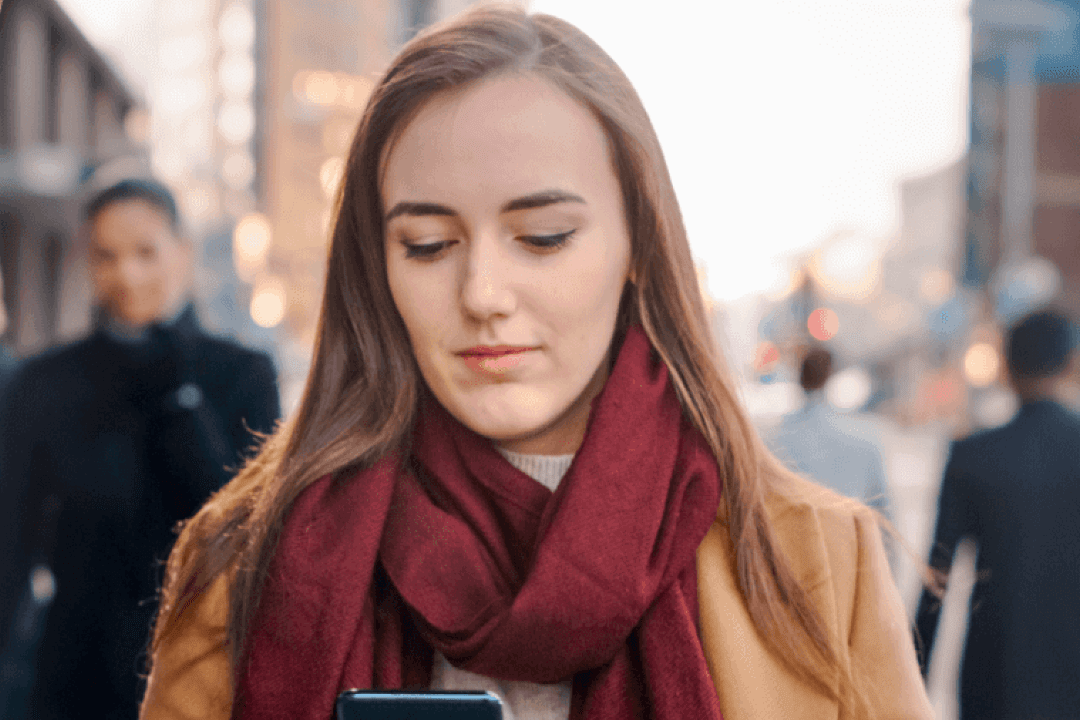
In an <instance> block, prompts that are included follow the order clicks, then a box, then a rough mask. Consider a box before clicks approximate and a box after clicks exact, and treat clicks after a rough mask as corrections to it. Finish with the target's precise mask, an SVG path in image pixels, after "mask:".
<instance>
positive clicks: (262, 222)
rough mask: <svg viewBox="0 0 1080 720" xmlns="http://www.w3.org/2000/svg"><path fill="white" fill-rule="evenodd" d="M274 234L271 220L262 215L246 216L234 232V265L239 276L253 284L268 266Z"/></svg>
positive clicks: (252, 214)
mask: <svg viewBox="0 0 1080 720" xmlns="http://www.w3.org/2000/svg"><path fill="white" fill-rule="evenodd" d="M271 240H272V232H271V227H270V220H269V219H268V218H267V217H266V216H265V215H263V214H262V213H251V214H250V215H245V216H244V217H243V218H241V219H240V221H239V222H238V223H236V228H235V229H234V230H233V263H234V265H235V267H236V274H237V276H238V277H239V278H240V279H241V280H243V281H244V282H251V281H252V280H254V279H255V276H256V275H257V274H258V273H259V272H260V271H261V270H262V269H263V268H264V267H265V266H266V258H267V256H268V255H269V253H270V243H271Z"/></svg>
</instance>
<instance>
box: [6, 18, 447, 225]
mask: <svg viewBox="0 0 1080 720" xmlns="http://www.w3.org/2000/svg"><path fill="white" fill-rule="evenodd" d="M0 1H2V0H0ZM399 215H410V216H413V217H421V216H424V215H442V216H447V215H450V216H453V215H457V213H456V212H454V211H453V210H452V209H450V208H448V207H446V206H445V205H439V204H437V203H428V202H399V203H398V204H397V205H395V206H394V207H392V208H390V212H388V213H386V220H385V222H390V221H391V220H393V219H394V218H396V217H398V216H399Z"/></svg>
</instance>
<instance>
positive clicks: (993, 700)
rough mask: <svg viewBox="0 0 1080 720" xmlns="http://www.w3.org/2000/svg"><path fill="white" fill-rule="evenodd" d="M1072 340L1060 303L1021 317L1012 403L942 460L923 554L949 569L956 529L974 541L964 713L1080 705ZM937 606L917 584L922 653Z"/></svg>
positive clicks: (930, 639) (1079, 424)
mask: <svg viewBox="0 0 1080 720" xmlns="http://www.w3.org/2000/svg"><path fill="white" fill-rule="evenodd" d="M1075 344H1076V343H1075V329H1074V327H1073V325H1072V323H1071V322H1070V321H1069V319H1068V318H1066V317H1064V316H1063V315H1060V314H1057V313H1054V312H1048V311H1043V312H1039V313H1036V314H1033V315H1031V316H1029V317H1027V318H1025V319H1024V320H1022V321H1020V322H1019V323H1018V324H1017V325H1016V326H1015V327H1014V328H1013V329H1012V331H1011V332H1010V335H1009V340H1008V346H1007V352H1006V354H1007V358H1006V361H1007V366H1008V370H1009V375H1010V379H1011V381H1012V384H1013V386H1014V388H1015V390H1016V391H1017V393H1018V395H1019V396H1020V400H1021V403H1022V405H1021V408H1020V411H1019V413H1018V414H1017V415H1016V416H1015V417H1014V418H1013V419H1012V420H1011V421H1010V422H1009V423H1008V424H1006V425H1004V426H1003V427H1000V428H997V429H992V430H987V431H983V432H980V433H976V434H975V435H972V436H971V437H969V438H967V439H965V440H961V441H958V442H955V443H954V444H953V445H952V448H951V452H950V456H949V460H948V463H947V465H946V468H945V476H944V479H943V480H942V485H941V495H940V499H939V501H938V518H937V527H936V530H935V532H934V544H933V546H932V551H931V555H930V564H931V566H932V567H933V568H934V569H936V570H938V571H940V572H942V573H948V571H949V567H950V565H951V563H952V558H953V553H954V551H955V549H956V547H957V545H958V543H959V542H960V540H961V539H963V538H970V539H971V540H973V541H974V543H975V544H976V546H977V552H978V561H977V578H978V581H977V582H976V584H975V588H974V590H973V592H972V596H971V603H970V609H969V613H970V614H969V621H968V633H967V642H966V645H965V648H964V654H963V662H962V668H961V691H960V715H961V718H963V719H964V720H983V719H985V718H990V719H1001V720H1007V719H1012V718H1017V719H1019V718H1040V719H1042V720H1058V719H1064V718H1076V717H1080V600H1078V598H1080V416H1077V415H1075V414H1073V413H1072V412H1070V411H1069V410H1067V409H1066V408H1065V407H1063V406H1062V405H1061V404H1060V403H1059V402H1058V401H1057V400H1056V399H1055V398H1056V396H1057V394H1058V392H1059V390H1060V385H1061V383H1062V380H1063V377H1064V375H1065V374H1066V370H1067V369H1068V368H1069V365H1070V360H1071V358H1072V355H1073V352H1074V348H1075ZM939 609H940V602H939V601H938V600H937V598H935V597H934V596H933V595H932V594H931V593H929V592H924V594H923V597H922V599H921V601H920V603H919V609H918V613H917V616H916V626H917V638H916V640H917V641H918V640H920V639H921V641H922V643H923V645H924V646H925V657H927V658H928V657H929V656H930V653H931V650H932V648H933V643H934V634H935V631H936V629H937V623H938V615H939ZM916 644H917V645H918V642H917V643H916ZM926 665H928V663H926V664H924V670H923V672H924V674H925V672H926Z"/></svg>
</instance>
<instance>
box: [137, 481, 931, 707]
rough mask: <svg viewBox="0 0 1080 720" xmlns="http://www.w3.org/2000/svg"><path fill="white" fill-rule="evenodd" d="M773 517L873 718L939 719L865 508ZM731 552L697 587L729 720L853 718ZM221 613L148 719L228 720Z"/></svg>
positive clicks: (154, 696) (195, 610) (158, 692)
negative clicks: (785, 654)
mask: <svg viewBox="0 0 1080 720" xmlns="http://www.w3.org/2000/svg"><path fill="white" fill-rule="evenodd" d="M768 512H769V516H770V519H771V521H772V523H773V526H774V528H775V531H776V535H777V537H778V539H779V542H780V546H781V549H782V550H783V551H784V553H785V554H786V556H787V557H788V559H789V560H790V562H791V564H792V566H793V567H794V569H795V571H796V573H797V575H798V577H799V578H800V580H801V582H802V583H803V584H804V587H806V588H807V589H808V590H809V591H810V592H811V595H812V597H813V598H814V600H815V601H816V603H817V607H818V609H819V611H820V612H821V613H822V615H823V617H824V619H825V622H826V624H827V625H828V626H829V629H830V631H831V632H833V633H835V635H834V636H835V637H841V638H846V640H847V642H846V645H845V648H846V651H847V656H846V657H844V658H843V662H845V663H849V664H850V666H851V667H853V668H856V670H857V672H861V674H862V676H863V677H864V678H865V679H866V681H867V683H866V684H867V686H868V690H869V692H870V694H871V701H872V704H873V706H874V709H873V713H872V715H871V717H873V718H875V719H878V718H880V719H881V720H893V719H897V720H898V719H900V718H903V719H904V720H932V719H933V711H932V710H931V707H930V703H929V701H928V700H927V697H926V691H925V689H924V688H923V683H922V679H921V677H920V675H919V668H918V664H917V661H916V658H915V648H914V645H913V643H912V639H911V638H912V635H911V630H910V625H909V623H908V619H907V616H906V614H905V613H904V609H903V605H902V603H901V600H900V596H899V594H898V593H897V590H896V586H895V585H894V584H893V581H892V577H891V575H890V573H889V567H888V562H887V560H886V558H885V552H884V549H883V547H882V542H881V534H880V531H879V530H878V527H877V525H876V523H875V521H874V519H873V516H872V515H871V514H870V512H869V511H868V510H866V509H865V508H863V507H862V506H861V505H858V504H857V503H855V502H853V501H848V500H845V499H843V498H840V497H839V496H837V495H835V494H834V493H831V492H830V491H828V490H824V489H822V488H819V487H818V486H816V485H812V484H811V483H808V482H805V481H795V482H793V483H792V486H791V487H790V488H787V489H785V492H784V494H783V495H774V496H773V497H772V498H770V500H769V501H768ZM733 557H734V554H733V552H732V545H731V541H730V539H729V536H728V533H727V530H726V528H725V527H723V526H722V525H721V524H720V523H719V522H718V523H715V524H714V525H713V527H712V528H711V529H710V531H709V533H708V535H706V537H705V540H704V542H702V544H701V547H700V548H699V550H698V563H697V564H698V586H699V596H700V614H701V631H702V641H703V645H704V648H705V654H706V658H707V659H708V662H709V670H710V672H711V674H712V677H713V679H714V682H715V683H716V691H717V694H718V695H719V697H720V707H721V709H722V710H723V714H724V720H751V719H753V720H757V719H758V718H783V719H784V720H811V719H813V720H824V719H826V718H828V719H829V720H834V719H837V720H848V719H847V718H846V717H845V718H841V716H840V713H839V710H838V708H837V704H836V703H835V702H834V701H832V700H829V699H828V698H826V697H823V696H822V695H821V694H820V693H819V692H817V691H815V690H813V689H812V688H809V687H808V686H806V685H805V684H804V683H803V682H802V681H801V680H799V679H798V678H796V677H794V676H793V675H792V674H791V673H790V672H789V671H788V670H787V669H786V668H785V667H784V666H783V665H782V664H781V662H780V661H779V660H778V659H777V658H776V657H775V656H774V655H773V654H772V653H771V652H770V650H769V649H767V647H766V646H765V644H764V641H763V640H762V639H761V637H760V635H759V634H758V632H757V630H756V629H755V628H754V625H753V623H752V622H751V621H750V616H749V613H748V612H747V610H746V605H745V603H744V602H743V599H742V595H741V594H740V592H739V590H738V586H737V584H736V579H735V571H734V567H733V564H732V559H733ZM226 614H227V610H226V584H225V580H224V578H219V579H218V580H217V581H216V582H215V583H214V584H213V585H212V586H211V587H210V588H209V589H208V590H207V592H206V593H205V594H204V595H203V596H202V597H201V598H200V599H199V600H197V601H196V603H195V604H194V605H193V607H192V608H191V610H190V611H189V612H188V613H187V619H186V621H185V622H184V625H183V626H182V627H181V629H180V631H179V633H178V634H177V635H175V636H174V637H173V639H172V640H171V641H170V642H169V643H167V644H166V645H165V646H164V647H162V648H161V649H160V650H159V651H158V653H157V655H156V656H155V657H154V664H153V670H152V672H151V675H150V679H149V686H148V688H147V693H146V698H145V700H144V701H143V706H142V712H141V713H140V717H141V718H142V720H188V719H190V720H195V719H196V718H197V719H199V720H227V718H228V717H229V712H230V708H231V702H232V698H231V696H230V689H229V667H228V659H227V656H226V653H225V652H224V649H223V639H224V634H225V622H226Z"/></svg>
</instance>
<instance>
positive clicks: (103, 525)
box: [0, 308, 280, 720]
mask: <svg viewBox="0 0 1080 720" xmlns="http://www.w3.org/2000/svg"><path fill="white" fill-rule="evenodd" d="M8 396H9V402H8V406H7V408H6V410H7V412H6V413H5V414H4V416H3V427H2V435H3V443H2V444H3V447H4V448H5V452H4V457H3V461H2V464H0V478H2V480H0V612H2V616H0V619H2V620H3V621H4V624H3V626H0V627H4V628H7V627H8V625H9V623H10V618H11V616H12V614H13V612H14V610H13V608H14V606H15V603H16V602H17V598H16V597H15V595H16V594H17V593H16V592H15V591H16V590H20V589H22V588H24V587H25V586H26V582H25V578H26V577H27V571H28V568H29V567H30V566H31V565H32V564H34V563H36V562H39V561H40V560H42V559H45V560H46V561H47V562H48V564H49V565H50V566H51V567H52V570H53V573H54V576H55V578H56V596H55V600H54V601H53V603H52V606H51V608H50V609H49V611H48V617H47V620H46V622H45V625H44V634H43V636H42V638H41V642H40V646H39V648H38V651H37V663H36V671H35V675H36V678H35V681H34V686H33V691H32V692H31V697H30V706H31V712H30V717H33V718H39V719H42V720H45V719H49V718H61V717H63V718H71V717H86V718H95V719H96V718H134V717H135V716H136V712H137V707H138V702H139V700H140V697H141V692H142V691H141V680H140V678H139V674H140V673H141V672H142V671H143V670H144V660H145V649H146V645H147V642H148V639H149V629H150V624H151V622H152V619H153V616H154V611H155V607H154V598H155V594H156V592H157V589H158V587H159V585H160V581H161V578H162V561H163V560H164V559H165V558H166V556H167V554H168V551H169V549H170V547H171V545H172V541H173V539H174V527H175V525H176V523H177V522H178V521H180V520H182V519H185V518H188V517H190V516H191V515H192V514H194V513H195V511H196V510H197V509H198V508H199V507H200V505H202V503H203V502H204V501H205V500H206V499H207V497H208V496H209V495H210V494H211V493H212V492H214V491H215V490H216V489H218V488H219V487H221V485H223V484H224V483H225V482H226V481H227V480H228V479H229V478H230V477H231V475H232V472H233V471H234V470H235V469H236V468H237V467H238V466H239V464H240V462H241V460H242V457H243V456H244V455H245V453H246V452H247V451H249V450H250V448H251V447H252V445H253V443H254V442H255V438H254V437H253V435H252V431H255V432H259V433H267V432H269V431H271V430H272V429H273V424H274V422H275V421H276V420H277V418H278V415H279V411H280V410H279V401H278V393H277V386H276V379H275V372H274V369H273V365H272V363H271V361H270V358H269V357H268V356H267V355H266V354H264V353H261V352H254V351H252V350H248V349H245V348H243V347H241V346H239V345H237V344H235V343H232V342H229V341H226V340H223V339H218V338H215V337H212V336H210V335H208V334H206V333H205V332H204V331H203V330H202V329H201V328H200V327H199V325H198V323H197V321H196V319H195V317H194V313H193V311H192V310H191V309H190V308H189V309H188V310H187V311H185V313H184V314H183V315H182V316H181V317H180V319H179V320H177V321H176V322H175V323H174V324H173V325H171V326H167V327H165V328H155V329H154V330H153V332H152V333H151V336H150V339H149V340H148V341H145V342H142V343H137V344H131V343H123V342H119V341H117V340H115V339H113V338H111V337H110V336H109V335H108V334H107V333H105V332H103V331H99V332H97V333H95V334H93V335H91V336H90V337H88V338H86V339H84V340H82V341H79V342H76V343H74V344H72V345H69V346H67V347H63V348H60V349H56V350H53V351H49V352H47V353H45V354H43V355H42V356H40V357H37V358H34V359H32V360H29V361H27V362H25V363H24V364H23V367H21V368H20V370H19V372H18V373H17V375H16V376H15V378H14V379H13V380H12V382H11V385H10V387H9V393H8ZM0 632H2V631H0ZM9 634H10V633H9ZM3 640H4V638H0V642H3Z"/></svg>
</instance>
